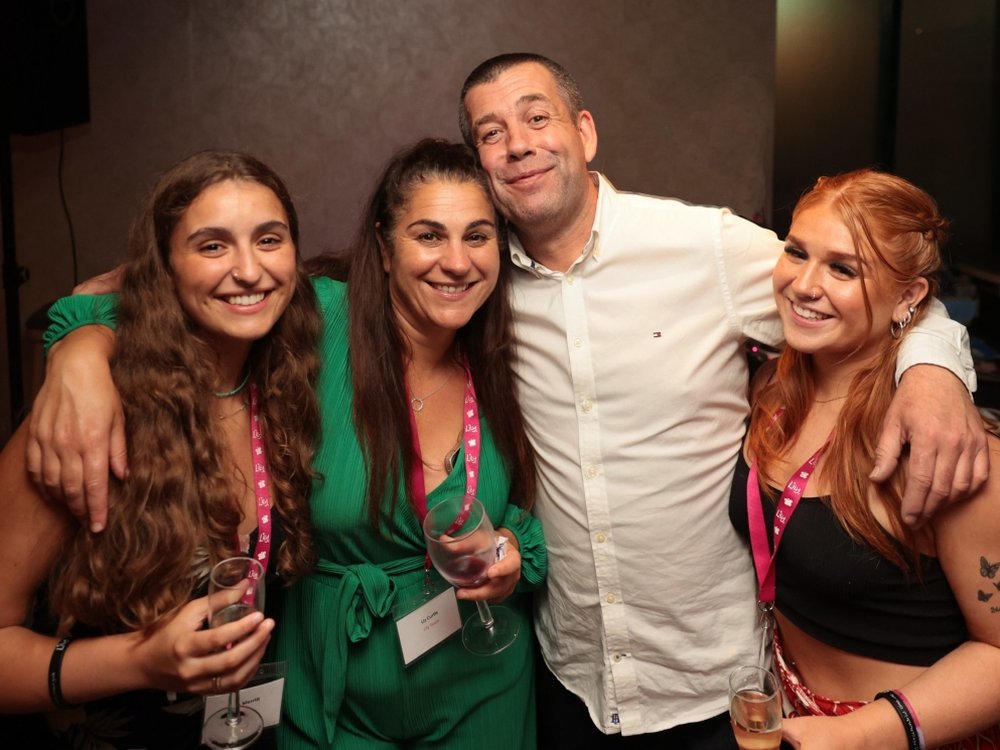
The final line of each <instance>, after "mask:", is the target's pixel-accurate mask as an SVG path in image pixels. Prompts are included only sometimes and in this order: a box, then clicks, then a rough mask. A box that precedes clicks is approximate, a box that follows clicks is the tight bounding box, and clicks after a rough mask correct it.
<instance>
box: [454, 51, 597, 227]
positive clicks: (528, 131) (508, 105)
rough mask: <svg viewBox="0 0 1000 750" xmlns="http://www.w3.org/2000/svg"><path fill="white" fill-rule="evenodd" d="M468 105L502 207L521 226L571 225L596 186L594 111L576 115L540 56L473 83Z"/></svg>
mask: <svg viewBox="0 0 1000 750" xmlns="http://www.w3.org/2000/svg"><path fill="white" fill-rule="evenodd" d="M465 111H466V115H467V117H468V120H469V122H470V124H471V130H472V138H473V143H474V145H475V147H476V149H477V150H478V152H479V159H480V162H481V163H482V165H483V168H484V169H485V170H486V172H487V173H488V175H489V178H490V184H491V187H492V189H493V196H494V199H495V200H496V203H497V206H498V208H499V209H500V211H501V213H503V214H504V216H506V217H507V218H508V219H510V221H511V222H512V223H513V224H514V226H515V227H517V228H518V230H520V231H522V232H536V231H548V232H553V231H560V230H567V229H569V228H570V226H571V224H572V222H573V221H575V220H577V218H578V215H579V214H580V212H581V211H582V210H583V207H584V206H585V205H586V201H587V191H588V190H592V189H593V183H592V182H591V179H590V175H589V174H588V171H587V164H588V162H590V160H591V159H593V158H594V155H595V154H596V153H597V131H596V128H595V127H594V121H593V118H592V117H591V115H590V113H589V112H587V111H585V110H584V111H581V112H580V113H579V114H578V115H576V116H574V115H573V114H572V113H571V112H570V107H569V105H568V104H567V102H566V101H565V100H564V98H563V97H562V95H561V94H560V92H559V89H558V87H557V85H556V81H555V78H553V76H552V74H551V73H550V72H549V71H548V70H547V69H546V68H545V67H544V66H542V65H540V64H538V63H534V62H529V63H522V64H519V65H515V66H513V67H511V68H508V69H507V70H506V71H504V72H503V73H501V74H500V75H499V76H497V78H496V79H495V80H493V81H490V82H487V83H482V84H479V85H477V86H473V87H472V88H471V89H469V91H468V93H467V94H466V96H465Z"/></svg>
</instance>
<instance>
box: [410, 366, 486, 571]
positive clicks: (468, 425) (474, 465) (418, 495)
mask: <svg viewBox="0 0 1000 750" xmlns="http://www.w3.org/2000/svg"><path fill="white" fill-rule="evenodd" d="M406 397H407V403H409V398H410V387H409V386H407V387H406ZM408 411H409V415H410V435H411V437H412V439H413V466H412V467H410V491H411V492H412V493H413V507H414V510H415V511H416V513H417V518H419V519H420V523H421V524H423V522H424V518H425V517H426V516H427V490H426V485H425V484H424V469H423V456H422V455H421V453H420V438H419V436H418V434H417V418H416V417H415V416H414V414H413V409H408ZM479 437H480V435H479V407H478V405H477V404H476V388H475V386H474V385H473V384H472V371H471V370H469V363H468V362H466V363H465V400H464V404H463V406H462V441H463V443H464V448H465V496H466V497H475V496H476V488H477V487H478V486H479V451H480V448H481V446H480V440H479ZM471 507H472V503H471V502H467V503H466V504H464V505H463V506H462V510H461V511H460V512H459V514H458V517H457V518H456V519H455V522H454V523H453V524H452V526H451V528H450V529H449V531H452V530H454V529H457V528H459V527H461V525H462V524H463V523H464V522H465V519H466V518H468V516H469V510H470V508H471ZM425 567H426V569H427V570H430V556H428V557H427V560H426V561H425Z"/></svg>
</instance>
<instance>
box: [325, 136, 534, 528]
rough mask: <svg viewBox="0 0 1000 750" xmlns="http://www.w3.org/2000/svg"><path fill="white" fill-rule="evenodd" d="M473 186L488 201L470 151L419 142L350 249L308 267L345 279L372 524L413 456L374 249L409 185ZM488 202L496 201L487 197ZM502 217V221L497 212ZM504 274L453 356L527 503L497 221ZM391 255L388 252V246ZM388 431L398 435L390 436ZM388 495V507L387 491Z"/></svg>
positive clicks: (397, 349) (398, 164)
mask: <svg viewBox="0 0 1000 750" xmlns="http://www.w3.org/2000/svg"><path fill="white" fill-rule="evenodd" d="M439 181H443V182H452V183H469V184H472V185H475V186H476V187H478V188H479V189H480V190H482V191H483V195H484V196H486V198H487V200H489V198H490V188H489V183H488V182H487V178H486V175H485V173H484V172H483V171H482V170H481V169H480V167H479V163H478V160H477V158H476V154H475V152H474V151H473V150H472V149H470V148H468V147H467V146H464V145H462V144H460V143H449V142H447V141H443V140H433V139H425V140H422V141H420V142H418V143H416V144H414V145H412V146H410V147H408V148H406V149H404V150H402V151H400V152H398V153H397V154H396V155H395V156H394V157H393V158H392V159H391V160H390V161H389V163H388V165H387V166H386V168H385V170H384V172H383V173H382V175H381V177H380V178H379V181H378V184H377V186H376V188H375V190H374V192H373V193H372V195H371V197H370V198H369V200H368V204H367V207H366V209H365V213H364V218H363V219H362V224H361V227H360V229H359V231H358V236H357V239H356V241H355V245H354V248H353V250H352V251H351V252H350V253H349V255H348V256H347V257H346V258H345V257H344V256H340V257H337V256H333V257H327V258H324V259H322V260H320V261H318V262H315V263H313V264H311V265H310V268H311V269H313V270H314V271H317V272H320V273H325V274H327V275H332V276H334V277H336V278H341V279H343V278H347V280H348V285H347V304H348V320H349V327H350V332H349V336H350V361H351V369H352V371H353V372H352V376H353V380H354V427H355V430H356V432H357V435H358V441H359V442H360V444H361V446H362V450H363V451H364V453H365V456H366V458H367V461H368V489H367V498H366V504H367V508H368V513H369V519H370V521H371V523H372V525H373V527H375V528H376V529H378V528H380V527H381V520H382V518H383V516H382V514H383V513H384V512H386V511H387V510H388V513H389V515H390V516H391V514H392V511H393V510H394V508H395V503H396V497H398V495H399V493H400V489H401V488H402V489H403V491H404V492H405V493H406V497H407V499H408V501H409V502H411V503H412V502H413V498H412V497H411V496H410V491H409V487H408V482H406V481H405V479H404V477H405V476H406V475H407V469H408V467H409V466H411V465H412V464H413V461H414V460H415V455H414V451H413V445H412V442H411V440H410V422H409V413H408V409H409V400H408V399H407V397H406V386H405V384H404V381H403V378H404V371H403V362H404V361H405V359H406V357H407V355H408V351H407V343H406V341H405V339H404V338H403V337H402V336H401V335H400V332H399V327H398V324H397V320H396V316H395V313H394V312H393V310H392V304H391V302H390V299H389V276H388V274H387V273H386V272H385V270H384V268H383V266H382V255H381V248H380V245H379V235H380V232H379V231H377V230H376V226H378V227H381V237H382V238H383V241H386V242H388V239H389V238H391V237H392V236H393V229H394V228H395V226H396V222H397V220H398V218H399V216H400V214H401V213H402V212H403V210H404V208H405V207H406V204H407V201H408V200H409V199H410V196H411V195H412V194H413V191H414V190H415V189H417V188H418V187H419V186H420V185H422V184H427V183H431V182H439ZM491 205H492V203H491ZM498 221H499V218H498ZM498 242H499V246H500V271H499V277H498V279H497V285H496V288H495V289H494V290H493V292H492V293H491V294H490V296H489V297H488V298H487V299H486V301H485V302H484V303H483V305H482V306H481V307H480V308H479V309H478V310H477V311H476V312H475V313H474V314H473V316H472V318H471V320H469V322H468V323H467V324H466V325H465V326H464V327H463V328H461V329H460V330H459V331H458V333H457V334H456V341H457V344H458V347H457V348H458V353H459V354H460V355H461V356H464V357H465V358H466V359H467V360H468V362H469V368H470V370H471V371H472V377H473V381H474V382H475V384H476V397H477V399H478V401H479V407H480V411H481V413H482V414H483V416H485V417H486V419H487V420H488V421H489V424H490V428H491V430H492V432H493V435H494V437H495V439H496V443H497V446H498V448H499V450H500V453H501V455H502V456H503V458H504V460H505V462H506V465H507V469H508V470H509V471H510V473H511V494H512V497H513V499H514V502H515V503H517V504H518V505H520V506H521V507H524V508H530V507H531V504H532V502H533V501H534V497H535V484H536V476H535V456H534V452H533V450H532V449H531V445H530V444H529V443H528V438H527V435H526V433H525V428H524V421H523V419H522V417H521V410H520V407H519V405H518V403H519V402H518V397H517V384H516V381H515V379H514V372H513V357H514V334H513V327H512V317H513V316H512V312H511V308H510V302H509V298H508V293H509V283H510V263H509V262H508V261H507V259H506V257H505V256H506V255H507V241H506V231H505V229H504V227H503V226H502V225H499V226H498ZM387 249H388V251H389V252H394V248H392V247H388V248H387ZM390 436H394V437H393V438H390ZM387 494H388V495H389V497H390V501H389V503H388V506H386V502H385V497H386V495H387Z"/></svg>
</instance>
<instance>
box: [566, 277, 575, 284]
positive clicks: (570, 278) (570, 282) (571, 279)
mask: <svg viewBox="0 0 1000 750" xmlns="http://www.w3.org/2000/svg"><path fill="white" fill-rule="evenodd" d="M573 281H574V279H573V277H572V276H567V277H566V283H567V284H569V285H570V286H573Z"/></svg>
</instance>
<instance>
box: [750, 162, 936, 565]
mask: <svg viewBox="0 0 1000 750" xmlns="http://www.w3.org/2000/svg"><path fill="white" fill-rule="evenodd" d="M816 205H824V206H828V207H830V208H831V209H832V210H833V211H834V212H836V214H837V215H838V216H839V217H840V219H841V221H843V223H844V225H845V226H846V227H847V229H848V231H849V232H850V234H851V238H852V240H853V243H854V248H855V251H856V252H857V254H858V258H859V260H861V261H862V263H864V264H866V265H868V266H869V267H873V268H877V269H878V271H879V272H880V273H883V274H885V275H886V277H887V278H888V279H889V280H890V284H891V285H893V286H894V288H903V287H905V286H906V285H908V284H910V283H912V282H913V281H915V280H916V279H918V278H921V277H922V278H924V279H926V280H927V282H928V285H929V288H928V293H927V295H926V296H925V297H924V298H923V300H922V301H921V303H920V304H919V305H917V308H916V311H915V312H914V314H913V323H915V322H916V321H918V320H919V319H920V318H921V317H922V316H923V315H924V312H925V309H926V305H927V302H928V301H929V300H930V299H931V298H932V297H933V296H934V295H935V294H936V291H937V288H938V282H937V278H936V274H937V272H938V270H939V268H940V266H941V250H940V248H941V245H942V244H943V243H944V241H945V239H946V236H947V228H948V222H947V220H946V219H944V218H943V217H942V216H941V214H940V213H939V212H938V207H937V204H936V203H935V202H934V199H933V198H931V197H930V196H929V195H927V193H925V192H924V191H923V190H921V189H920V188H918V187H916V186H915V185H913V184H911V183H909V182H907V181H906V180H904V179H902V178H900V177H896V176H894V175H891V174H886V173H883V172H876V171H874V170H871V169H862V170H858V171H855V172H849V173H846V174H841V175H837V176H835V177H821V178H820V179H819V180H817V182H816V183H815V185H813V186H812V188H810V190H809V191H808V192H806V193H805V195H803V196H802V198H801V199H800V200H799V202H798V204H797V205H796V206H795V210H794V212H793V214H792V217H793V219H794V217H795V216H796V215H797V214H798V213H799V212H800V211H803V210H805V209H807V208H809V207H812V206H816ZM859 283H861V293H862V297H863V299H864V304H865V310H866V312H867V316H868V324H869V326H871V324H872V320H873V316H872V309H871V301H870V299H869V296H868V290H867V289H866V288H865V285H864V283H863V282H861V281H859ZM911 327H912V323H911ZM907 330H909V329H907ZM902 338H903V337H902V336H901V337H900V338H899V339H895V338H893V337H892V336H890V334H889V331H888V330H887V331H885V339H884V346H883V347H882V350H881V352H880V353H879V355H878V356H877V357H876V358H875V359H874V360H873V361H872V362H871V363H870V364H868V365H866V366H865V367H864V368H863V369H862V370H861V371H859V372H858V373H857V374H856V375H855V377H854V379H853V381H852V382H851V385H850V387H849V388H848V391H847V399H846V401H845V402H844V407H843V409H842V410H841V412H840V416H839V418H838V422H837V429H836V431H835V433H834V436H833V439H832V441H831V443H830V445H829V446H828V447H827V449H826V452H825V453H824V457H823V463H824V475H825V476H826V478H827V480H828V483H829V486H830V505H831V507H832V509H833V512H834V514H835V516H836V517H837V519H838V521H839V522H840V523H841V525H842V526H843V527H844V528H845V529H846V530H847V531H848V533H849V534H850V535H851V536H852V537H853V538H854V539H855V540H860V541H863V542H864V543H866V544H868V545H869V546H871V547H873V548H874V549H875V550H876V551H877V552H878V553H879V554H881V555H883V556H884V557H886V558H887V559H888V560H890V561H892V562H893V563H894V564H895V565H897V566H898V567H900V568H901V569H903V570H904V571H905V570H908V569H909V568H910V567H911V564H912V563H914V562H916V560H917V549H916V544H917V538H916V535H915V534H914V533H913V532H912V530H911V529H910V528H909V527H908V526H907V525H906V524H904V523H903V521H902V515H901V513H900V500H901V497H902V489H903V483H904V480H905V472H904V471H899V470H897V471H896V473H895V474H894V475H893V477H892V478H891V479H890V480H889V481H887V482H885V483H884V484H877V483H874V482H871V481H870V480H869V479H868V474H869V472H870V471H871V469H872V456H874V455H875V447H876V445H877V441H878V436H879V434H880V431H881V429H882V420H883V418H884V417H885V414H886V411H887V410H888V408H889V402H890V401H891V400H892V397H893V394H894V393H895V390H896V384H895V368H896V356H897V354H898V351H899V346H900V343H901V341H902ZM813 393H814V371H813V362H812V358H811V357H810V356H809V355H808V354H803V353H801V352H798V351H795V350H794V349H791V348H790V347H786V348H785V350H784V351H783V352H782V353H781V355H780V357H779V358H778V363H777V372H776V376H775V377H774V378H772V380H771V381H770V382H769V383H768V384H767V385H765V386H764V387H763V388H762V389H761V391H760V393H759V394H758V397H757V399H756V402H755V404H754V408H753V418H752V424H751V428H750V434H749V437H748V445H749V452H750V455H752V456H753V457H754V460H755V461H756V462H757V465H758V466H759V467H760V469H761V476H762V477H764V476H768V474H769V471H770V468H771V467H772V466H773V465H774V464H775V463H777V462H778V460H779V459H780V458H781V456H782V455H783V454H784V451H785V450H786V449H787V448H788V447H789V446H790V445H791V443H792V441H793V440H794V438H795V436H796V434H797V433H798V430H799V428H800V427H801V426H802V424H803V422H804V421H805V418H806V415H807V413H808V412H809V407H810V406H811V404H812V399H813ZM779 410H781V414H780V417H777V418H776V414H777V413H778V411H779ZM767 489H768V488H766V487H763V486H762V491H764V490H767ZM873 491H874V492H875V494H876V496H877V497H878V498H879V499H880V500H881V501H882V502H883V503H884V504H885V506H886V508H887V509H888V510H889V518H890V523H891V525H892V531H893V534H894V536H895V537H896V538H897V539H899V540H901V541H902V542H903V545H904V546H905V547H906V548H907V550H908V551H909V552H910V555H911V558H910V559H908V558H907V557H906V556H905V555H903V554H901V552H900V550H899V548H898V547H897V546H895V545H894V544H893V543H892V541H891V540H890V539H889V538H888V537H887V536H886V533H885V531H884V530H883V528H882V527H881V526H880V525H879V523H878V521H877V519H876V518H875V516H874V515H873V514H872V512H871V508H870V506H869V502H868V499H869V497H870V493H871V492H873ZM772 494H773V493H772ZM917 571H918V574H919V568H917Z"/></svg>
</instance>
